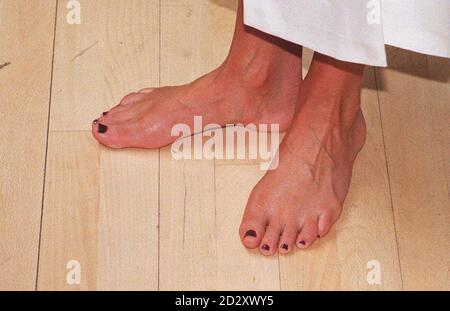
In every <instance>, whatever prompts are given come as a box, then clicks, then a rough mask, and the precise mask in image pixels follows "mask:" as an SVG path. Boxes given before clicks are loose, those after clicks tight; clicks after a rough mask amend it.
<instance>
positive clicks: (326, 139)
mask: <svg viewBox="0 0 450 311" xmlns="http://www.w3.org/2000/svg"><path fill="white" fill-rule="evenodd" d="M347 67H348V68H347ZM362 71H363V67H362V66H359V65H353V64H346V63H343V62H338V61H336V60H331V59H329V58H326V57H323V56H320V55H319V56H317V57H316V58H315V60H314V61H313V65H312V67H311V70H310V73H309V74H308V76H307V78H306V79H305V81H304V82H303V84H302V86H301V89H300V94H299V107H301V108H300V111H299V112H298V114H297V116H296V118H295V119H294V121H293V124H292V126H291V128H290V129H289V131H288V134H287V135H286V137H285V139H284V140H283V142H282V144H281V146H280V164H279V167H278V168H277V169H276V170H273V171H268V172H267V174H266V175H265V176H264V177H263V178H262V179H261V180H260V182H259V183H258V184H257V185H256V187H255V188H254V189H253V191H252V193H251V195H250V198H249V201H248V204H247V207H246V209H245V213H244V216H243V220H242V224H241V227H240V232H239V233H240V236H241V240H242V243H243V244H244V245H245V246H246V247H248V248H257V247H259V249H260V252H261V253H262V254H263V255H272V254H274V253H276V252H277V250H278V251H279V252H280V253H284V254H285V253H289V252H290V251H292V249H293V248H294V246H295V245H296V246H297V247H299V248H307V247H309V246H310V245H311V244H312V243H313V242H314V241H315V240H316V239H318V238H321V237H323V236H325V235H326V234H327V233H328V231H329V230H330V228H331V226H332V225H333V224H334V223H335V221H336V220H337V219H338V217H339V215H340V213H341V210H342V205H343V202H344V199H345V197H346V195H347V192H348V188H349V185H350V180H351V175H352V168H353V162H354V160H355V158H356V155H357V154H358V152H359V151H360V150H361V148H362V146H363V145H364V141H365V137H366V127H365V121H364V117H363V114H362V112H361V110H360V88H361V76H362ZM300 105H301V106H300Z"/></svg>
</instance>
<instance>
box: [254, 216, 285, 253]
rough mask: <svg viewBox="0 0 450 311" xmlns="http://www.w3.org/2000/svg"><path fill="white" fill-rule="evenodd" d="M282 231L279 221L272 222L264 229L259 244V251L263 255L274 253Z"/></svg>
mask: <svg viewBox="0 0 450 311" xmlns="http://www.w3.org/2000/svg"><path fill="white" fill-rule="evenodd" d="M281 232H282V226H281V224H279V223H272V224H269V226H268V227H267V229H266V233H265V234H264V237H263V239H262V241H261V244H260V246H259V251H260V252H261V254H263V255H265V256H271V255H273V254H275V252H276V251H277V249H278V242H279V240H280V235H281Z"/></svg>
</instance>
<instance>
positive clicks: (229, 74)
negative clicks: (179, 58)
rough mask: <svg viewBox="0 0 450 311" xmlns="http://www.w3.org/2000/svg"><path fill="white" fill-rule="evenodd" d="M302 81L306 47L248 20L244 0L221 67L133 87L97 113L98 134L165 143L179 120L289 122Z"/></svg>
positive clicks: (118, 140)
mask: <svg viewBox="0 0 450 311" xmlns="http://www.w3.org/2000/svg"><path fill="white" fill-rule="evenodd" d="M300 82H301V48H300V47H299V46H297V45H294V44H292V43H289V42H287V41H284V40H282V39H279V38H276V37H273V36H270V35H267V34H263V33H261V32H259V31H257V30H254V29H251V28H248V27H246V26H244V24H243V16H242V2H240V5H239V10H238V16H237V21H236V29H235V34H234V38H233V43H232V46H231V49H230V53H229V55H228V57H227V59H226V60H225V62H224V63H223V64H222V65H221V66H220V67H219V68H217V69H216V70H214V71H212V72H211V73H209V74H207V75H205V76H203V77H201V78H199V79H198V80H196V81H194V82H192V83H190V84H187V85H182V86H174V87H162V88H155V89H151V88H150V89H145V90H142V91H140V92H136V93H131V94H129V95H127V96H126V97H125V98H123V99H122V100H121V102H120V104H119V105H117V106H116V107H114V108H112V109H111V110H110V111H108V112H105V113H103V115H102V116H101V117H100V118H99V119H96V120H95V121H94V122H93V125H92V132H93V135H94V137H95V138H96V139H97V140H98V141H99V142H100V143H102V144H104V145H107V146H110V147H114V148H126V147H139V148H160V147H162V146H165V145H168V144H170V143H172V142H173V141H174V140H175V139H176V137H173V136H171V129H172V127H173V126H174V125H175V124H179V123H183V124H187V125H189V126H191V129H192V128H193V119H194V118H193V117H194V116H202V117H203V122H204V123H205V124H209V123H217V124H219V125H221V126H224V125H226V124H235V123H242V124H248V123H255V124H258V123H265V124H274V123H275V124H279V125H280V130H285V129H287V127H288V126H289V124H290V122H291V120H292V118H293V115H294V113H295V106H296V100H297V95H298V89H299V85H300Z"/></svg>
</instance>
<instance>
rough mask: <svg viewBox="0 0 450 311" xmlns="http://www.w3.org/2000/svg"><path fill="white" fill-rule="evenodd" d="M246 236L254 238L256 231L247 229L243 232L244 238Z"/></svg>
mask: <svg viewBox="0 0 450 311" xmlns="http://www.w3.org/2000/svg"><path fill="white" fill-rule="evenodd" d="M248 236H251V237H254V238H256V231H255V230H248V231H247V232H245V236H244V238H246V237H248Z"/></svg>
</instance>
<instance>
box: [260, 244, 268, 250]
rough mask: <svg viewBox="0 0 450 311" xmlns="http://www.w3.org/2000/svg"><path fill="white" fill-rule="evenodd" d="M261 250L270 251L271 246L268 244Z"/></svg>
mask: <svg viewBox="0 0 450 311" xmlns="http://www.w3.org/2000/svg"><path fill="white" fill-rule="evenodd" d="M261 248H262V249H263V250H265V251H270V246H269V245H267V244H264V245H263V246H262V247H261Z"/></svg>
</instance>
